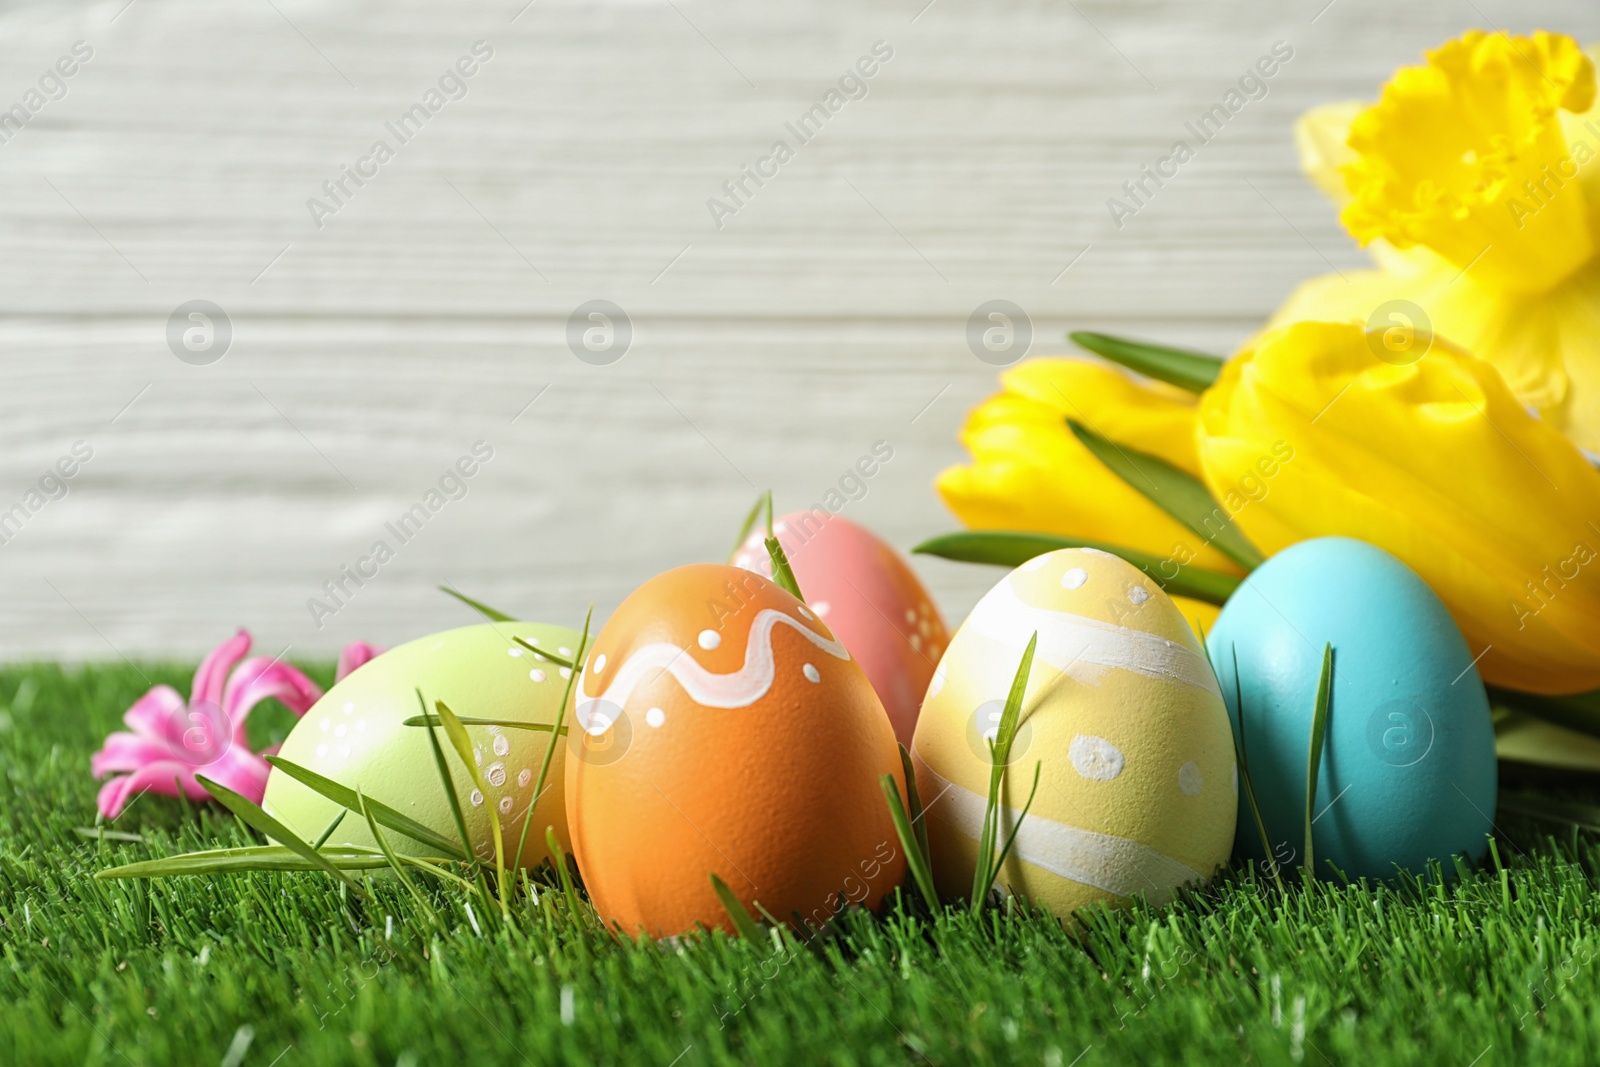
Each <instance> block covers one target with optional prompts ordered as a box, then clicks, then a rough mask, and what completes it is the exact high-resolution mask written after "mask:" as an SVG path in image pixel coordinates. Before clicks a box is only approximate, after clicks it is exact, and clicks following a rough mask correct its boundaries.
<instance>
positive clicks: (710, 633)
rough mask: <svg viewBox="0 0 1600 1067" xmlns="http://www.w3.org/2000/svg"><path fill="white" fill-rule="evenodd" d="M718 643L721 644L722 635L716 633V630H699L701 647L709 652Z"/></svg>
mask: <svg viewBox="0 0 1600 1067" xmlns="http://www.w3.org/2000/svg"><path fill="white" fill-rule="evenodd" d="M720 644H722V635H721V634H719V633H717V631H715V630H701V631H700V647H701V648H703V649H705V650H706V651H708V652H709V651H711V650H712V649H713V648H716V647H717V646H718V645H720Z"/></svg>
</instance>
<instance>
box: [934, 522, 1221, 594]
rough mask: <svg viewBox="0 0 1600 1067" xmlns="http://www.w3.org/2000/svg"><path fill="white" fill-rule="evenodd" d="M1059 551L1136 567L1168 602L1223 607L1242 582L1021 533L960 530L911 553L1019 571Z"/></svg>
mask: <svg viewBox="0 0 1600 1067" xmlns="http://www.w3.org/2000/svg"><path fill="white" fill-rule="evenodd" d="M1058 548H1097V549H1099V550H1100V551H1102V552H1109V553H1111V554H1112V555H1114V556H1120V557H1121V558H1122V559H1124V560H1126V561H1128V562H1129V563H1131V564H1133V565H1134V566H1135V567H1138V568H1139V569H1140V570H1142V571H1144V572H1145V574H1147V575H1149V576H1150V579H1151V580H1152V581H1154V582H1155V583H1156V584H1157V585H1159V586H1161V588H1162V589H1164V590H1166V592H1167V593H1168V595H1170V596H1186V597H1192V598H1194V599H1195V600H1203V601H1205V602H1206V603H1207V604H1224V603H1226V602H1227V600H1228V598H1229V597H1230V596H1232V595H1233V591H1234V590H1235V589H1237V588H1239V583H1240V582H1241V581H1242V580H1243V579H1241V578H1236V577H1234V576H1233V575H1231V574H1223V573H1221V572H1219V571H1212V570H1206V569H1205V568H1204V567H1194V566H1190V565H1188V564H1180V563H1178V562H1177V561H1176V560H1173V559H1170V558H1169V559H1162V558H1161V557H1160V556H1155V555H1151V554H1150V553H1148V552H1140V551H1139V550H1138V549H1134V548H1123V547H1122V546H1121V545H1113V544H1107V543H1105V542H1103V541H1089V540H1086V539H1084V538H1081V537H1057V536H1056V535H1054V534H1039V533H1022V532H1019V531H1014V530H963V531H961V532H960V533H951V534H943V535H941V536H939V537H933V538H930V539H928V540H926V541H924V542H922V544H920V545H918V546H917V547H916V548H913V549H912V550H911V551H912V552H915V553H919V554H921V555H924V556H939V557H940V558H942V559H953V560H958V561H960V562H962V563H992V564H995V565H997V566H1001V567H1019V566H1021V565H1022V564H1024V563H1026V562H1028V560H1030V559H1032V558H1033V557H1035V556H1041V555H1043V554H1044V553H1046V552H1054V551H1055V550H1056V549H1058Z"/></svg>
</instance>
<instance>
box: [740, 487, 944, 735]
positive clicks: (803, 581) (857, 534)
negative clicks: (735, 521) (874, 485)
mask: <svg viewBox="0 0 1600 1067" xmlns="http://www.w3.org/2000/svg"><path fill="white" fill-rule="evenodd" d="M772 527H773V532H774V533H775V534H777V535H778V541H779V543H780V544H782V545H783V551H784V554H785V555H787V556H788V557H789V567H790V569H792V570H793V571H794V576H795V580H796V581H797V582H799V583H800V591H801V592H802V593H804V594H805V599H806V603H807V604H808V605H809V606H810V607H811V609H812V610H813V611H815V612H816V613H817V615H818V616H820V617H821V618H822V620H823V621H824V622H826V623H827V624H828V626H829V628H830V629H832V630H833V632H834V634H835V635H836V636H837V637H838V639H839V640H840V641H842V642H843V643H844V647H845V648H847V649H849V650H850V654H851V655H852V656H854V657H855V659H856V661H857V662H859V663H860V664H861V667H862V669H863V670H865V671H866V672H867V679H868V680H869V681H871V683H872V688H873V689H874V690H875V691H876V692H877V694H878V699H879V700H881V701H883V706H884V709H885V710H886V711H888V713H889V721H890V722H891V723H893V724H894V733H895V737H896V738H898V739H899V741H900V742H901V744H904V745H905V746H907V747H908V748H909V747H910V745H911V735H912V733H913V732H914V731H915V730H916V726H917V712H918V711H919V710H920V709H921V707H922V697H923V695H924V694H925V693H926V692H927V691H928V682H929V680H930V679H932V677H933V672H934V668H936V667H938V665H939V657H940V656H941V655H942V654H943V653H944V649H945V646H946V645H947V644H949V643H950V634H949V631H947V630H946V629H945V625H944V619H943V618H942V617H940V615H939V609H938V608H937V607H935V606H934V603H933V598H932V597H930V596H929V595H928V591H927V590H926V589H925V588H923V585H922V582H921V581H920V580H919V579H918V578H917V575H916V573H915V572H914V571H912V569H911V567H910V565H909V564H907V563H906V561H905V560H904V559H903V558H902V557H901V555H900V553H898V552H896V551H895V550H894V549H893V548H891V547H890V546H889V544H888V543H887V542H885V541H884V540H883V539H882V538H880V537H879V536H878V535H877V534H875V533H873V532H872V531H871V530H868V529H866V528H865V527H863V526H859V525H857V524H856V523H853V522H851V521H850V520H849V519H846V518H841V517H840V516H838V515H833V514H830V513H829V512H827V511H824V510H823V509H821V508H817V509H814V510H812V511H796V512H790V513H789V514H787V515H784V516H782V517H781V518H779V519H777V520H776V521H774V522H773V524H772ZM765 537H766V529H765V527H764V526H759V525H758V526H757V528H756V530H755V531H754V532H753V533H751V535H750V537H749V539H748V540H746V541H745V543H744V544H743V545H741V546H740V548H739V551H738V553H737V554H736V555H735V556H734V558H733V564H734V566H736V567H743V568H744V569H745V570H748V571H754V572H755V573H756V574H759V575H761V576H762V577H763V578H770V577H772V561H771V559H770V558H769V557H768V555H767V549H766V544H765Z"/></svg>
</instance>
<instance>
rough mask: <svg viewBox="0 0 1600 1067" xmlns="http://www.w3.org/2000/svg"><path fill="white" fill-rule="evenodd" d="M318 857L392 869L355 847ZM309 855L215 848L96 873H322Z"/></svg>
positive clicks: (347, 866)
mask: <svg viewBox="0 0 1600 1067" xmlns="http://www.w3.org/2000/svg"><path fill="white" fill-rule="evenodd" d="M318 855H320V856H321V857H322V859H323V860H324V861H326V862H327V863H330V864H332V865H333V866H334V867H337V868H338V869H340V870H342V871H368V870H375V869H377V868H380V867H385V866H388V862H389V861H388V860H386V859H384V858H383V854H382V853H380V852H378V851H377V850H376V849H369V848H360V847H357V846H353V845H334V846H333V847H331V848H324V849H322V850H320V851H319V853H318ZM326 869H327V868H326V867H325V866H324V865H323V864H322V863H314V862H312V861H311V860H309V859H307V858H306V857H305V854H304V853H302V852H299V851H297V850H295V849H292V848H285V847H284V846H282V845H248V846H246V847H244V848H214V849H207V850H205V851H203V852H185V853H183V854H182V855H178V856H164V857H162V858H161V859H155V860H142V861H140V862H138V863H128V864H124V865H123V866H121V867H111V868H108V869H106V870H103V871H98V872H96V873H95V877H96V878H100V879H114V878H166V877H169V876H171V875H179V874H242V873H245V872H248V871H322V870H326Z"/></svg>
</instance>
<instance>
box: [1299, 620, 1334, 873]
mask: <svg viewBox="0 0 1600 1067" xmlns="http://www.w3.org/2000/svg"><path fill="white" fill-rule="evenodd" d="M1332 686H1333V646H1332V645H1326V644H1325V645H1323V646H1322V675H1321V677H1319V678H1318V679H1317V700H1316V703H1315V704H1314V705H1312V709H1311V747H1310V750H1309V751H1308V752H1307V753H1306V862H1305V866H1304V867H1303V868H1301V869H1302V870H1304V871H1305V872H1306V877H1307V878H1315V877H1316V876H1317V869H1316V861H1315V858H1314V854H1313V853H1312V850H1311V823H1312V822H1313V821H1314V820H1315V818H1316V815H1315V812H1316V807H1317V777H1318V774H1319V772H1320V771H1321V769H1322V745H1323V742H1324V740H1326V738H1327V735H1328V711H1329V705H1330V701H1331V698H1332V696H1333V688H1332Z"/></svg>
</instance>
